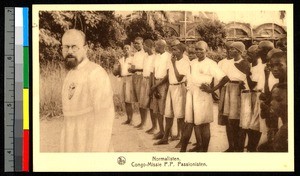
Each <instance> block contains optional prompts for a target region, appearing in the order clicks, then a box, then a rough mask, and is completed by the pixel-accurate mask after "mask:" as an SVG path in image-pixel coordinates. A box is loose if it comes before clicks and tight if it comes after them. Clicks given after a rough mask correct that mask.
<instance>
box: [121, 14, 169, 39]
mask: <svg viewBox="0 0 300 176" xmlns="http://www.w3.org/2000/svg"><path fill="white" fill-rule="evenodd" d="M129 16H130V15H129ZM131 16H135V17H134V18H133V19H132V18H131V20H130V21H128V22H125V28H126V34H127V39H126V43H130V42H132V41H133V40H134V39H135V37H138V36H140V37H142V38H144V39H152V40H157V39H158V38H161V37H164V36H165V31H164V29H163V22H164V21H168V20H169V16H168V13H167V12H164V11H137V12H134V14H131Z"/></svg>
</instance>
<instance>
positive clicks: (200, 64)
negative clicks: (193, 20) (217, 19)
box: [180, 41, 229, 152]
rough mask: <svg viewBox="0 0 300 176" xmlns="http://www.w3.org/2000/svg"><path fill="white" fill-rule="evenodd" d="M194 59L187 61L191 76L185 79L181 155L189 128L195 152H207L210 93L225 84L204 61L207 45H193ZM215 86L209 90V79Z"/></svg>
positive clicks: (220, 74) (212, 63)
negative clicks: (186, 80)
mask: <svg viewBox="0 0 300 176" xmlns="http://www.w3.org/2000/svg"><path fill="white" fill-rule="evenodd" d="M195 51H196V55H197V58H198V59H194V60H192V61H191V63H190V64H191V73H190V75H189V76H188V77H187V79H188V82H187V87H188V91H187V95H186V108H185V122H186V124H185V128H184V131H183V136H182V140H181V141H182V144H181V149H180V152H185V151H186V148H187V145H188V142H189V139H190V137H191V133H192V131H193V128H194V130H195V134H196V140H197V145H198V152H207V151H208V146H209V141H210V123H211V122H213V98H212V95H211V94H212V93H213V92H214V91H216V90H218V89H219V88H220V87H222V86H224V85H225V84H226V83H227V82H228V80H229V79H228V77H227V76H226V75H225V74H224V72H223V71H222V70H221V69H220V68H219V67H218V65H217V63H216V62H215V61H213V60H211V59H209V58H207V57H206V53H207V51H208V45H207V43H206V42H204V41H199V42H197V43H196V44H195ZM213 78H215V79H216V80H218V82H219V83H218V84H217V85H216V86H215V87H213V88H211V86H210V83H211V82H212V79H213Z"/></svg>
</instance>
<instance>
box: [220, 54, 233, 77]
mask: <svg viewBox="0 0 300 176" xmlns="http://www.w3.org/2000/svg"><path fill="white" fill-rule="evenodd" d="M233 62H234V60H233V59H227V58H225V59H222V60H220V61H219V62H218V66H219V67H220V68H221V69H222V71H223V72H224V73H225V74H226V75H228V72H229V71H230V67H231V66H230V64H232V63H233Z"/></svg>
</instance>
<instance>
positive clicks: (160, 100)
mask: <svg viewBox="0 0 300 176" xmlns="http://www.w3.org/2000/svg"><path fill="white" fill-rule="evenodd" d="M166 47H167V43H166V41H165V40H162V39H159V40H158V41H157V42H156V43H155V50H156V55H155V61H154V70H153V75H154V83H153V85H152V87H151V89H150V96H152V95H153V96H152V99H151V103H150V108H151V109H153V112H154V114H155V116H156V117H157V120H158V126H159V132H158V133H156V134H155V135H154V138H153V139H155V140H156V139H162V138H163V136H164V133H165V130H164V113H165V105H166V96H167V91H168V75H167V71H168V69H167V65H168V62H169V61H170V60H171V54H170V53H168V52H166Z"/></svg>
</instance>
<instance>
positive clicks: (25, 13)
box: [23, 8, 28, 46]
mask: <svg viewBox="0 0 300 176" xmlns="http://www.w3.org/2000/svg"><path fill="white" fill-rule="evenodd" d="M23 46H28V8H23Z"/></svg>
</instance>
